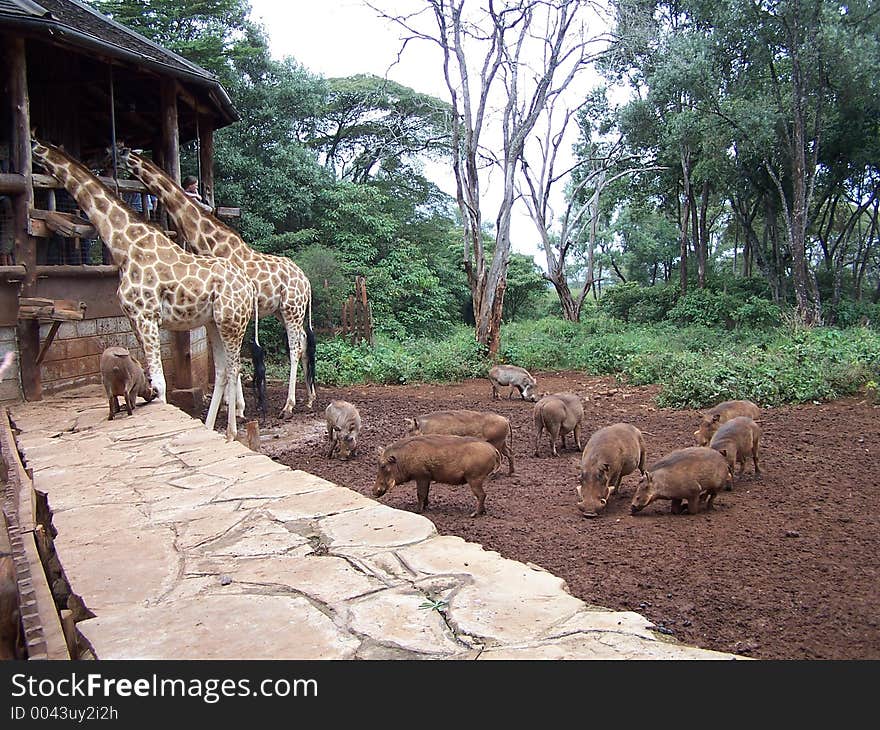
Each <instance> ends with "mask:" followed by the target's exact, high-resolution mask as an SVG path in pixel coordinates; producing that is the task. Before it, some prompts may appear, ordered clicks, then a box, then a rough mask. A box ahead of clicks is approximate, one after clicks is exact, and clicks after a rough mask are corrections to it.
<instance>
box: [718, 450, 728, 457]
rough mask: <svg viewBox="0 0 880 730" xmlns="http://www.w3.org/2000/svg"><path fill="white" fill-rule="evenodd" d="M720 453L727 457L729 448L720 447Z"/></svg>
mask: <svg viewBox="0 0 880 730" xmlns="http://www.w3.org/2000/svg"><path fill="white" fill-rule="evenodd" d="M718 453H719V454H721V455H722V456H723V457H724V458H725V459H726V458H727V449H718Z"/></svg>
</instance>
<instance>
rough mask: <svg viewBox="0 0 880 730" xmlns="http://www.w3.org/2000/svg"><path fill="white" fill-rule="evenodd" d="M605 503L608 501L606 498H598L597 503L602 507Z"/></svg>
mask: <svg viewBox="0 0 880 730" xmlns="http://www.w3.org/2000/svg"><path fill="white" fill-rule="evenodd" d="M607 503H608V500H607V499H605V497H602V499H600V500H599V504H601V505H602V506H603V507H604V506H605V505H606V504H607Z"/></svg>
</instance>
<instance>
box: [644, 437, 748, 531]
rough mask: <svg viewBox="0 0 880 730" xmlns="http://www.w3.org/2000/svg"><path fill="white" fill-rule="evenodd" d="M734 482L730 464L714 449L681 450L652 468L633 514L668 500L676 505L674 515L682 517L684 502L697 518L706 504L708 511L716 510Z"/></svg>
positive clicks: (664, 458) (645, 479)
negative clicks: (724, 491) (723, 491)
mask: <svg viewBox="0 0 880 730" xmlns="http://www.w3.org/2000/svg"><path fill="white" fill-rule="evenodd" d="M730 479H731V477H730V471H729V470H728V468H727V460H726V459H725V458H724V457H723V456H722V455H721V454H719V453H718V452H717V451H715V450H714V449H710V448H707V447H705V446H691V447H689V448H687V449H678V450H677V451H673V452H671V453H669V454H667V455H666V456H664V457H663V458H662V459H660V460H659V461H657V462H655V463H654V464H653V465H651V466H650V467H648V470H647V471H646V472H645V474H644V476H643V477H642V478H641V480H640V481H639V486H638V489H637V490H636V493H635V496H634V497H633V500H632V505H630V511H631V512H632V513H633V514H635V513H636V512H640V511H641V510H643V509H644V508H645V507H647V506H648V505H649V504H651V502H653V501H654V500H656V499H668V500H671V501H672V507H671V510H672V513H673V514H680V513H681V512H682V501H684V500H687V508H688V512H690V513H691V514H692V515H695V514H697V512H699V511H700V504H701V501H703V500H705V503H706V507H707V508H710V507H712V502H713V501H714V500H715V496H716V495H717V494H718V492H719V491H720V490H721V489H722V488H724V487H725V486H727V485H728V484H729V483H730Z"/></svg>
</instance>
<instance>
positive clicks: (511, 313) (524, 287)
mask: <svg viewBox="0 0 880 730" xmlns="http://www.w3.org/2000/svg"><path fill="white" fill-rule="evenodd" d="M548 286H549V284H548V282H547V281H545V280H544V277H543V276H542V275H541V269H540V267H539V266H538V265H537V264H536V263H535V259H534V258H532V257H531V256H526V255H524V254H521V253H513V254H511V255H510V264H509V266H508V269H507V289H506V290H505V292H504V314H503V317H504V321H505V322H511V321H513V320H515V319H535V318H537V317H539V316H541V312H540V310H541V308H542V306H543V304H544V301H545V298H546V294H547V292H548Z"/></svg>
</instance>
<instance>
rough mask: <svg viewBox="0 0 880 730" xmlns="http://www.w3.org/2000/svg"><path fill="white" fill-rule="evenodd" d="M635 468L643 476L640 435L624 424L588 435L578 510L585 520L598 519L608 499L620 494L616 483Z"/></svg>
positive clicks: (643, 465)
mask: <svg viewBox="0 0 880 730" xmlns="http://www.w3.org/2000/svg"><path fill="white" fill-rule="evenodd" d="M636 469H638V470H639V472H640V473H641V474H644V473H645V442H644V440H643V439H642V432H641V431H639V429H637V428H636V427H635V426H631V425H630V424H628V423H615V424H612V425H611V426H605V428H600V429H599V430H598V431H596V432H595V433H594V434H593V435H592V436H590V439H589V441H587V445H586V446H585V447H584V453H583V456H581V467H580V475H579V477H578V482H579V483H578V487H577V493H578V498H579V501H578V503H577V507H578V509H579V510H580V511H581V513H582V514H583V515H584V516H585V517H596V516H598V514H599V512H601V511H602V510H603V509H605V504H606V502H607V501H608V498H609V497H610V496H611V495H612V494H614V493H615V492H619V491H620V480H621V479H623V477H625V476H626V475H627V474H631V473H632V472H634V471H635V470H636Z"/></svg>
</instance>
